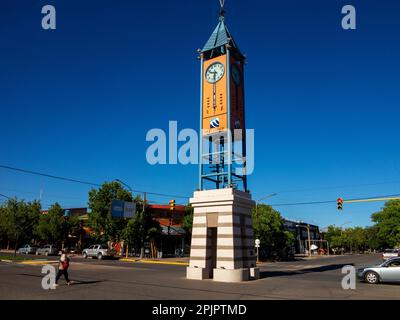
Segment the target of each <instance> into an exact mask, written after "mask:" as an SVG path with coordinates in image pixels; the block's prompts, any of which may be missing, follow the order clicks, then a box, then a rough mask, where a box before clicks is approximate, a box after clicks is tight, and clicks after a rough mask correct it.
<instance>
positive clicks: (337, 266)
mask: <svg viewBox="0 0 400 320" xmlns="http://www.w3.org/2000/svg"><path fill="white" fill-rule="evenodd" d="M348 265H353V264H352V263H350V264H349V263H348V264H331V265H326V266H319V267H314V268H305V269H300V270H295V271H262V272H260V278H261V279H262V278H272V277H285V276H295V275H300V274H306V273H316V272H325V271H332V270H337V269H341V268H343V267H344V266H348Z"/></svg>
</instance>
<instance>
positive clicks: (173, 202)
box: [169, 200, 175, 211]
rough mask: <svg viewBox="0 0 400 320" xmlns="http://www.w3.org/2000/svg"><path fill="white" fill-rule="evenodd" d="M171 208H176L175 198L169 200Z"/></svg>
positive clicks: (172, 209) (171, 209)
mask: <svg viewBox="0 0 400 320" xmlns="http://www.w3.org/2000/svg"><path fill="white" fill-rule="evenodd" d="M169 210H170V211H174V210H175V200H170V201H169Z"/></svg>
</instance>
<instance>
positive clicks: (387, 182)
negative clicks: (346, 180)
mask: <svg viewBox="0 0 400 320" xmlns="http://www.w3.org/2000/svg"><path fill="white" fill-rule="evenodd" d="M397 183H400V181H386V182H376V183H364V184H355V185H347V186H335V187H321V188H305V189H298V190H283V191H277V193H279V194H280V193H292V192H305V191H315V190H335V189H345V188H356V187H368V186H378V185H385V184H397Z"/></svg>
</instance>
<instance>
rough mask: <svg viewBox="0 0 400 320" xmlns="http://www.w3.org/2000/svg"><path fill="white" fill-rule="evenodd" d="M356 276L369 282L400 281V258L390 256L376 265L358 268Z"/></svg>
mask: <svg viewBox="0 0 400 320" xmlns="http://www.w3.org/2000/svg"><path fill="white" fill-rule="evenodd" d="M357 276H358V278H359V279H361V280H362V281H365V282H368V283H371V284H376V283H379V282H400V258H391V259H389V260H386V261H385V262H383V263H381V264H378V265H377V266H373V267H366V268H360V269H358V270H357Z"/></svg>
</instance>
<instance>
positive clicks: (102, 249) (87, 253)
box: [82, 244, 116, 260]
mask: <svg viewBox="0 0 400 320" xmlns="http://www.w3.org/2000/svg"><path fill="white" fill-rule="evenodd" d="M115 254H116V252H115V250H114V249H108V247H107V246H106V245H103V244H94V245H92V246H90V247H89V248H87V249H84V250H83V251H82V256H83V257H84V258H85V259H87V258H88V257H92V258H97V259H99V260H101V259H103V258H105V257H109V258H112V257H114V256H115Z"/></svg>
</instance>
